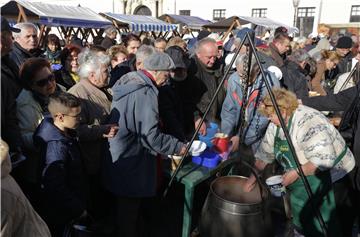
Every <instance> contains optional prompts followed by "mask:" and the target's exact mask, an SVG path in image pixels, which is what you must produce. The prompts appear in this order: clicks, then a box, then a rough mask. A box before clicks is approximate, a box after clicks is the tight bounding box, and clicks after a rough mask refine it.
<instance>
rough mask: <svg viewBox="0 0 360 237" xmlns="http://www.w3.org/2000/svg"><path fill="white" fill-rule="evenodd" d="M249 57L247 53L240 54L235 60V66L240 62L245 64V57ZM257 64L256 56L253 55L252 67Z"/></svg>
mask: <svg viewBox="0 0 360 237" xmlns="http://www.w3.org/2000/svg"><path fill="white" fill-rule="evenodd" d="M247 58H248V55H247V54H245V53H244V54H239V56H238V57H237V58H236V60H235V66H236V67H237V66H239V65H240V64H243V63H244V61H245V59H247ZM255 64H256V58H255V56H254V55H252V57H251V68H252V67H254V65H255Z"/></svg>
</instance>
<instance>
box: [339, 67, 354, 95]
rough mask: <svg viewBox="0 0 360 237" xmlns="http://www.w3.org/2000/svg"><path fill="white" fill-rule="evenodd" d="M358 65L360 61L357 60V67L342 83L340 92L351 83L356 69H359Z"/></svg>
mask: <svg viewBox="0 0 360 237" xmlns="http://www.w3.org/2000/svg"><path fill="white" fill-rule="evenodd" d="M358 66H359V62H357V63H356V64H355V67H354V68H353V69H352V70H351V72H350V74H349V75H348V77H347V78H346V80H345V82H344V83H343V84H342V85H341V87H340V89H339V91H338V93H339V92H340V91H342V89H343V88H344V87H345V86H346V85H347V84H348V83H349V81H350V79H351V77H352V76H353V75H354V73H355V71H356V70H357V68H358Z"/></svg>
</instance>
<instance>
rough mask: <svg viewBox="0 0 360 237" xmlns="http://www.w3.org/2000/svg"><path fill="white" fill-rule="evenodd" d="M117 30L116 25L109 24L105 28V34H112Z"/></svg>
mask: <svg viewBox="0 0 360 237" xmlns="http://www.w3.org/2000/svg"><path fill="white" fill-rule="evenodd" d="M114 32H117V31H116V28H115V26H109V27H107V28H106V29H105V34H106V35H110V34H111V33H114Z"/></svg>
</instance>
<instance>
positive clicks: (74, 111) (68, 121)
mask: <svg viewBox="0 0 360 237" xmlns="http://www.w3.org/2000/svg"><path fill="white" fill-rule="evenodd" d="M80 113H81V107H80V106H79V107H75V108H71V109H70V111H69V113H68V114H64V117H63V121H62V123H63V125H64V128H68V129H74V128H76V127H77V126H78V125H79V122H80Z"/></svg>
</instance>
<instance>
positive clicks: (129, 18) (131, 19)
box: [100, 12, 177, 38]
mask: <svg viewBox="0 0 360 237" xmlns="http://www.w3.org/2000/svg"><path fill="white" fill-rule="evenodd" d="M100 15H101V16H103V17H105V18H107V19H108V20H110V21H111V22H112V23H113V25H115V26H116V28H117V29H118V30H119V31H126V32H129V31H134V32H140V35H141V34H142V33H143V32H151V34H152V35H153V36H154V37H155V38H158V37H160V36H162V35H163V34H166V33H167V32H172V31H176V27H177V26H176V25H174V24H169V23H166V22H164V21H162V20H159V19H157V18H155V17H152V16H142V15H124V14H114V13H110V12H107V13H100Z"/></svg>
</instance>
